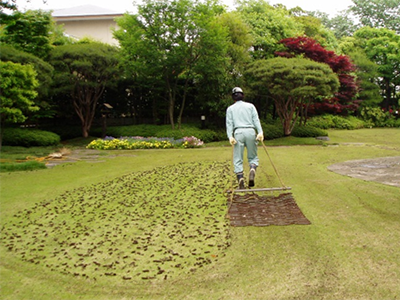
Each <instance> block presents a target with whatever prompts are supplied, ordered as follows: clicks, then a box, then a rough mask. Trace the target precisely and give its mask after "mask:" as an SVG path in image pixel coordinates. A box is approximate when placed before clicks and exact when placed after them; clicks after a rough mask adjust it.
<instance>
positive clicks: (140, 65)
mask: <svg viewBox="0 0 400 300" xmlns="http://www.w3.org/2000/svg"><path fill="white" fill-rule="evenodd" d="M222 12H223V8H222V6H219V5H218V4H217V2H215V1H214V0H209V1H205V2H200V1H197V0H174V1H167V0H159V1H158V0H157V1H154V0H145V1H144V4H143V5H139V6H138V14H136V15H125V16H124V17H123V18H121V19H119V20H118V25H119V27H120V30H118V31H116V32H115V37H116V38H117V39H118V40H119V42H120V45H121V49H122V54H123V57H124V60H125V63H124V65H125V67H126V68H127V69H128V72H130V73H131V74H134V76H135V77H140V78H145V79H146V80H148V81H149V82H152V86H154V89H155V90H159V89H160V87H161V89H162V91H163V94H164V99H165V100H166V102H167V103H168V118H169V122H170V124H171V127H172V128H175V120H174V119H175V108H176V107H179V108H180V111H179V114H178V125H179V126H180V122H181V116H182V113H183V110H184V108H185V103H186V98H187V95H188V93H189V92H190V89H191V87H192V86H193V83H194V80H195V78H196V79H199V78H201V80H203V81H204V80H206V79H207V78H209V76H211V75H212V77H213V78H215V77H216V75H217V74H220V73H221V66H224V65H225V64H226V62H227V61H226V56H225V54H226V49H227V43H226V37H227V31H226V29H225V28H224V27H221V26H216V23H215V17H216V15H218V14H220V13H222ZM201 68H202V71H204V72H203V74H202V73H201V70H200V69H201ZM210 70H213V71H214V73H212V72H209V71H210ZM205 73H207V74H208V75H207V76H205ZM131 76H132V75H131ZM213 78H212V79H213ZM212 79H211V80H212ZM178 100H181V101H180V102H179V103H178Z"/></svg>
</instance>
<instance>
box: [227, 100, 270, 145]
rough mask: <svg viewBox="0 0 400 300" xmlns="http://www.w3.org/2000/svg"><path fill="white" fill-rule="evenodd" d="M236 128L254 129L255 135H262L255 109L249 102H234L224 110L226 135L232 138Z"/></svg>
mask: <svg viewBox="0 0 400 300" xmlns="http://www.w3.org/2000/svg"><path fill="white" fill-rule="evenodd" d="M238 128H254V129H256V130H257V133H263V130H262V127H261V123H260V119H259V118H258V113H257V109H256V108H255V106H254V105H253V104H251V103H249V102H244V101H241V100H240V101H236V102H235V103H234V104H232V105H231V106H229V107H228V108H227V110H226V134H227V135H228V138H231V137H233V132H234V131H235V129H238Z"/></svg>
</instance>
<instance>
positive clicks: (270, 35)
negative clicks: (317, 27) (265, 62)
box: [237, 0, 304, 59]
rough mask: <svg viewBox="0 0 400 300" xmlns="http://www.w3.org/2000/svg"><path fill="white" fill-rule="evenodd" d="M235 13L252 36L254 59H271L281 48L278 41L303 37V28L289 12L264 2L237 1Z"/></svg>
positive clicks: (262, 0) (252, 0)
mask: <svg viewBox="0 0 400 300" xmlns="http://www.w3.org/2000/svg"><path fill="white" fill-rule="evenodd" d="M237 2H238V8H237V11H238V12H239V13H240V15H241V17H242V18H243V19H244V21H245V22H246V23H247V24H248V25H249V27H250V29H251V33H252V36H253V42H254V43H253V47H252V51H251V54H252V56H253V57H254V59H260V58H271V57H273V56H274V53H275V52H276V51H281V50H282V49H283V46H282V45H281V44H279V41H280V40H282V39H284V38H288V37H293V36H301V35H303V33H304V31H303V26H302V25H301V24H300V23H298V22H296V21H295V20H294V19H293V18H291V17H290V14H289V12H288V11H287V10H286V9H285V8H283V7H281V6H278V7H277V8H274V7H273V6H271V5H269V4H268V2H266V1H264V0H243V1H241V0H239V1H237Z"/></svg>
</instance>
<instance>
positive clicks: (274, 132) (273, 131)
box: [262, 124, 284, 140]
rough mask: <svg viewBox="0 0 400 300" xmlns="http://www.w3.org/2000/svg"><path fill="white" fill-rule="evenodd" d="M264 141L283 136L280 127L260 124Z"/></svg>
mask: <svg viewBox="0 0 400 300" xmlns="http://www.w3.org/2000/svg"><path fill="white" fill-rule="evenodd" d="M262 128H263V131H264V139H265V140H273V139H277V138H281V137H283V136H284V133H283V128H282V126H281V125H268V124H262Z"/></svg>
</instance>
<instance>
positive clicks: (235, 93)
mask: <svg viewBox="0 0 400 300" xmlns="http://www.w3.org/2000/svg"><path fill="white" fill-rule="evenodd" d="M232 99H233V101H235V103H234V104H232V105H231V106H229V107H228V109H227V110H226V133H227V135H228V138H229V142H230V144H231V145H233V146H234V147H233V165H234V172H235V173H236V176H237V180H238V183H239V189H244V188H245V186H244V178H243V153H244V148H245V147H246V148H247V160H248V163H249V165H250V172H249V187H252V186H254V179H255V176H256V169H257V167H258V156H257V141H261V142H262V141H263V140H264V134H263V130H262V127H261V123H260V119H259V118H258V113H257V109H256V108H255V106H254V105H253V104H251V103H248V102H244V101H243V99H244V93H243V90H242V89H241V88H240V87H235V88H234V89H233V90H232ZM256 131H257V135H256Z"/></svg>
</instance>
